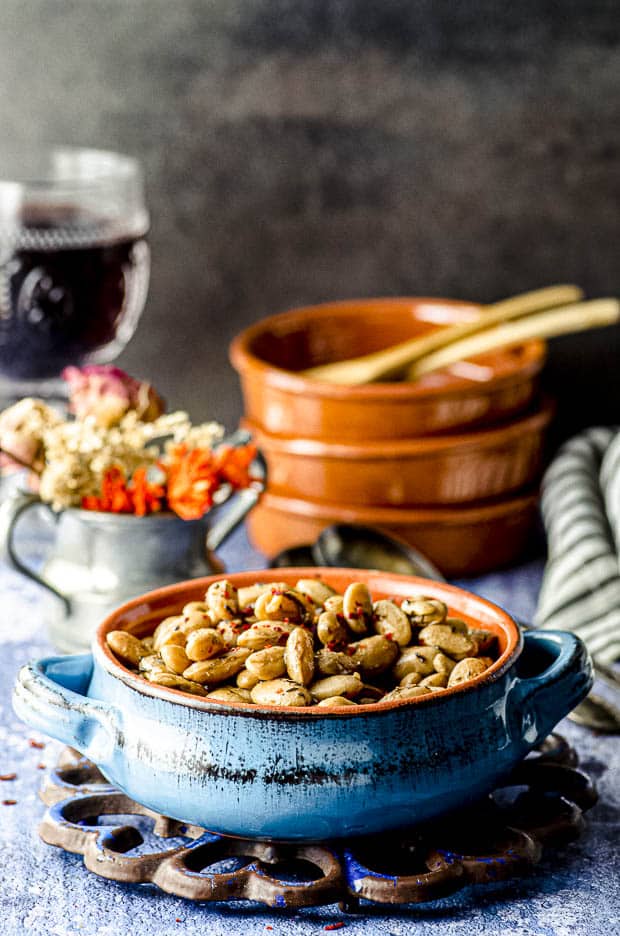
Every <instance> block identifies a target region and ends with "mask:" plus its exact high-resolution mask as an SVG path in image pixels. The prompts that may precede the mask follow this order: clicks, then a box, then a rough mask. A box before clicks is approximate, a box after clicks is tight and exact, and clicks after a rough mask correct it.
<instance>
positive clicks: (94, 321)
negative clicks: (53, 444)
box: [0, 146, 149, 401]
mask: <svg viewBox="0 0 620 936" xmlns="http://www.w3.org/2000/svg"><path fill="white" fill-rule="evenodd" d="M148 226H149V218H148V213H147V210H146V207H145V202H144V184H143V178H142V172H141V169H140V165H139V163H138V162H137V161H136V160H135V159H132V158H130V157H128V156H122V155H120V154H118V153H111V152H105V151H102V150H92V149H74V148H69V147H60V146H59V147H53V148H50V149H49V150H47V151H40V152H37V151H33V152H26V153H21V154H15V153H13V154H9V153H4V152H2V150H1V149H0V398H3V399H4V400H5V401H6V400H8V399H16V398H17V397H21V396H25V395H32V394H35V395H37V396H39V397H40V396H43V397H53V396H56V395H57V394H58V388H59V386H60V384H59V376H60V373H61V371H62V369H63V368H64V367H66V366H67V365H69V364H74V365H77V366H81V365H84V364H105V363H108V362H110V361H112V360H114V358H116V357H117V355H118V354H119V353H120V352H121V351H122V350H123V348H124V347H125V345H126V344H127V342H128V341H129V339H130V338H131V337H132V335H133V333H134V331H135V329H136V326H137V324H138V319H139V317H140V315H141V313H142V310H143V308H144V303H145V300H146V295H147V291H148V282H149V248H148V245H147V242H146V234H147V231H148Z"/></svg>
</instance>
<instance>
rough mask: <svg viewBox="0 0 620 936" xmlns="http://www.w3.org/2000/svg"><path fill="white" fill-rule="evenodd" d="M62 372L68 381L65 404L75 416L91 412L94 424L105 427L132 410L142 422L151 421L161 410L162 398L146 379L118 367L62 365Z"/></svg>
mask: <svg viewBox="0 0 620 936" xmlns="http://www.w3.org/2000/svg"><path fill="white" fill-rule="evenodd" d="M62 376H63V379H64V380H66V381H67V383H68V384H69V408H70V410H71V412H72V413H73V414H74V415H75V416H76V418H77V419H85V418H86V417H87V416H91V417H93V419H94V420H95V422H96V423H97V425H99V426H103V427H104V428H109V427H110V426H115V425H118V423H120V421H121V419H122V418H123V416H125V414H126V413H128V412H135V413H136V415H137V416H138V418H139V419H140V420H141V421H142V422H152V421H153V420H154V419H157V417H158V416H160V415H161V414H162V413H163V412H164V409H165V405H164V402H163V400H162V399H161V398H160V397H159V396H158V394H157V393H156V391H155V389H154V387H153V386H151V384H150V383H147V381H140V380H135V379H134V378H133V377H130V376H129V374H126V373H125V372H124V371H122V370H120V369H119V368H118V367H112V366H110V365H98V364H91V365H87V366H86V367H81V368H80V367H65V369H64V371H63V372H62Z"/></svg>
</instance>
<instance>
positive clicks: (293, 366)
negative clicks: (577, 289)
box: [230, 298, 545, 443]
mask: <svg viewBox="0 0 620 936" xmlns="http://www.w3.org/2000/svg"><path fill="white" fill-rule="evenodd" d="M478 314H480V307H479V306H476V305H474V304H471V303H466V302H457V301H454V300H449V299H425V298H400V299H358V300H347V301H346V302H334V303H325V304H323V305H318V306H308V307H306V308H302V309H295V310H293V311H290V312H284V313H282V314H280V315H274V316H270V317H269V318H265V319H263V320H262V321H260V322H258V323H256V324H255V325H252V326H250V327H249V328H247V329H246V330H245V331H243V332H241V334H240V335H238V336H237V337H236V338H235V340H234V341H233V343H232V345H231V351H230V356H231V361H232V364H233V366H234V367H235V369H236V370H237V371H238V372H239V374H240V377H241V385H242V389H243V396H244V400H245V413H246V416H247V417H248V418H249V419H250V420H252V422H254V423H256V424H257V425H259V426H261V427H262V428H263V429H265V430H266V431H267V432H270V433H272V434H273V435H282V436H303V437H304V438H306V439H324V440H330V441H335V442H341V443H342V442H360V441H370V440H372V439H384V438H394V439H395V438H401V439H402V438H411V437H415V436H425V435H431V434H435V433H442V432H447V431H450V430H455V429H465V428H466V427H467V428H469V427H473V426H483V425H490V424H492V423H493V422H497V421H500V420H506V419H507V418H509V417H511V416H514V415H515V414H517V413H520V412H522V411H523V410H524V409H525V408H526V407H527V406H528V405H529V403H530V402H531V400H532V398H533V395H534V393H535V390H536V387H537V380H538V375H539V373H540V370H541V368H542V366H543V363H544V359H545V344H544V342H541V341H528V342H526V343H524V344H522V345H518V346H516V347H513V348H511V349H507V350H502V351H495V352H491V353H489V354H485V355H481V356H480V357H479V358H476V359H475V361H473V362H465V363H464V364H461V365H458V366H456V365H455V366H453V368H452V369H450V370H446V371H443V372H439V373H435V374H429V375H428V376H427V377H422V378H421V379H420V380H418V381H415V382H413V383H407V382H400V383H377V384H368V385H364V386H356V387H347V386H337V385H333V384H327V383H320V382H318V381H314V380H311V379H308V378H306V377H302V376H301V375H300V374H299V373H295V371H301V370H303V369H304V368H307V367H312V366H314V365H317V364H323V363H327V362H328V361H337V360H343V359H345V358H350V357H355V356H358V355H362V354H368V353H370V352H371V351H377V350H379V349H381V348H385V347H388V346H389V345H392V344H396V343H398V342H400V341H404V340H406V339H408V338H411V337H414V336H416V335H422V334H425V333H428V332H429V331H430V330H434V329H436V328H439V327H441V326H442V325H448V324H453V323H456V322H465V321H469V320H471V318H472V317H474V316H476V315H478Z"/></svg>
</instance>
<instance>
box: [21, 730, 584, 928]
mask: <svg viewBox="0 0 620 936" xmlns="http://www.w3.org/2000/svg"><path fill="white" fill-rule="evenodd" d="M515 791H516V792H515ZM513 794H514V795H513ZM41 798H42V799H43V801H44V802H45V803H46V804H47V805H48V807H49V808H48V810H47V812H46V814H45V817H44V819H43V822H42V823H41V826H40V829H39V834H40V835H41V838H42V839H43V841H45V842H47V843H48V844H50V845H57V846H59V847H60V848H63V849H65V851H70V852H77V853H79V854H81V855H83V856H84V864H85V865H86V867H87V868H88V869H89V870H90V871H93V872H94V873H95V874H97V875H99V876H100V877H105V878H110V879H111V880H115V881H126V882H131V883H134V884H137V883H139V884H147V883H148V884H154V885H156V886H157V887H159V888H160V889H161V890H163V891H166V892H168V893H170V894H175V895H176V896H179V897H187V898H189V899H191V900H205V901H225V902H229V901H232V900H253V901H258V902H259V903H263V904H267V905H268V906H271V907H308V906H318V905H320V904H328V903H335V902H337V901H340V902H342V904H343V906H345V907H346V908H347V909H350V910H354V909H355V908H356V907H357V905H358V903H359V900H360V899H364V900H370V901H373V902H375V903H379V904H406V903H422V902H425V901H429V900H436V899H438V898H441V897H446V896H447V895H449V894H452V893H454V892H455V891H457V890H460V889H461V888H463V887H466V886H467V885H469V884H486V883H491V882H497V881H501V880H506V879H508V878H511V877H515V876H519V875H524V874H527V873H528V872H529V871H530V870H531V868H532V867H533V866H534V865H535V864H536V862H538V861H539V860H540V857H541V853H542V848H543V846H547V845H557V844H561V843H563V842H566V841H569V840H570V839H573V838H576V837H577V836H578V835H579V834H580V832H581V831H582V829H583V826H584V819H583V812H585V811H586V810H587V809H589V808H590V807H591V806H593V805H594V803H595V802H596V798H597V796H596V791H595V789H594V787H593V785H592V782H591V780H590V778H589V777H588V776H587V775H586V774H585V773H583V771H581V770H579V769H578V768H577V755H576V754H575V751H574V750H573V749H572V748H571V747H569V746H568V745H567V743H566V741H564V739H563V738H561V737H560V736H559V735H551V736H550V737H549V738H548V739H547V740H546V741H545V742H544V744H543V745H541V747H540V748H539V749H538V751H537V752H535V753H534V754H532V755H530V756H529V757H528V758H526V759H525V760H524V761H523V762H522V763H521V764H519V766H518V767H517V768H516V769H515V770H514V771H513V773H512V774H511V776H510V777H509V778H508V779H507V780H506V782H505V784H504V785H503V786H502V787H501V788H499V789H497V790H495V791H494V792H493V793H492V794H491V795H490V796H489V797H488V798H487V799H486V800H485V801H483V802H481V803H477V804H476V805H475V807H470V808H468V809H465V810H463V811H462V812H460V813H457V814H456V815H455V814H453V815H452V816H451V817H448V818H446V819H443V820H441V821H436V822H434V823H431V824H429V825H428V826H426V827H425V828H423V829H418V830H416V831H415V833H399V834H397V835H395V834H391V835H384V836H373V837H372V838H368V839H356V840H354V841H352V842H350V843H342V842H338V843H330V844H321V845H291V844H283V843H277V842H274V843H265V842H257V841H252V840H249V839H239V838H228V837H225V836H221V835H215V834H213V833H211V832H207V831H205V830H204V829H201V828H199V827H198V826H191V825H186V824H184V823H182V822H178V821H177V820H175V819H168V818H166V817H165V816H160V815H158V814H157V813H154V812H152V811H151V810H149V809H146V808H145V807H143V806H140V805H139V804H138V803H135V802H134V801H133V800H131V799H129V798H128V797H127V796H125V795H124V794H123V793H121V792H119V791H118V790H117V789H115V788H114V787H113V786H111V785H110V784H108V783H107V781H106V780H105V778H104V777H103V776H102V775H101V774H100V773H99V771H98V770H97V768H96V767H95V766H94V765H93V764H91V763H90V761H87V760H86V759H85V758H83V757H81V756H80V755H79V754H77V753H76V752H75V751H72V750H71V749H70V748H66V749H65V750H64V751H63V753H62V755H61V758H60V761H59V763H58V766H57V767H56V769H55V770H54V771H52V773H51V775H50V776H49V778H48V780H47V782H46V784H45V786H44V789H43V790H42V791H41ZM162 839H166V842H165V843H163V842H162V841H161V840H162Z"/></svg>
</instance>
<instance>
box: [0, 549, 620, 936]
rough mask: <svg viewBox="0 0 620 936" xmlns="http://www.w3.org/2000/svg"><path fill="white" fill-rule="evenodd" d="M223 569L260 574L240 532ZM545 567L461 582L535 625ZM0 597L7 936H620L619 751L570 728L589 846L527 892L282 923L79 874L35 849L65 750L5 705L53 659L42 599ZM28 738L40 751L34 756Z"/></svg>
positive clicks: (8, 577) (16, 586)
mask: <svg viewBox="0 0 620 936" xmlns="http://www.w3.org/2000/svg"><path fill="white" fill-rule="evenodd" d="M38 548H39V549H41V548H42V546H41V544H39V547H38ZM35 552H36V547H35ZM222 558H223V559H224V561H225V563H226V565H227V568H228V569H229V570H231V571H233V570H239V569H246V568H248V569H249V568H261V567H262V566H264V561H263V559H262V557H261V556H259V555H258V554H256V553H254V552H253V551H252V550H251V549H250V547H249V546H248V544H247V541H246V539H245V536H244V534H243V533H238V534H236V535H235V537H234V538H233V539H232V540H231V541H230V542H229V544H228V545H227V547H226V548H225V549H223V550H222ZM541 569H542V565H541V562H540V561H533V562H530V563H528V564H526V565H523V566H521V567H519V568H516V569H514V570H512V571H509V572H503V573H496V574H493V575H487V576H484V577H482V578H479V579H476V580H470V581H468V582H463V583H459V584H464V585H466V586H467V587H468V588H470V589H471V590H472V591H476V592H479V593H480V594H483V595H484V596H485V597H487V598H490V599H491V600H493V601H496V602H497V603H498V604H500V605H502V606H503V607H505V608H506V609H508V610H509V611H511V612H513V613H514V614H515V615H516V616H518V617H521V618H522V619H523V620H528V619H529V618H531V615H532V612H533V610H534V606H535V602H536V596H537V591H538V586H539V581H540V575H541ZM0 590H1V593H2V614H1V616H0V645H1V646H2V648H3V652H2V662H1V664H0V751H1V753H0V774H11V773H16V775H17V776H16V778H15V779H14V780H11V781H3V782H1V783H0V800H15V801H16V802H15V804H14V805H5V804H4V803H3V804H2V805H0V856H1V861H0V900H1V907H2V912H1V914H0V934H1V936H17V934H23V933H25V934H33V936H34V934H36V936H129V934H131V936H147V934H148V936H168V934H171V933H175V934H176V933H178V934H192V936H195V934H205V936H223V934H226V936H237V934H259V933H260V934H268V933H273V934H274V936H278V934H280V936H309V934H319V933H322V932H324V931H325V927H326V926H328V925H329V924H332V923H334V922H339V921H343V922H344V927H343V933H346V934H351V936H353V934H355V936H371V934H372V936H376V934H385V936H400V934H404V933H413V932H415V933H416V934H420V936H427V934H429V936H431V934H432V936H434V934H441V936H453V934H461V933H463V934H464V933H468V934H497V936H499V934H501V936H523V934H528V936H547V934H554V936H579V934H593V936H596V934H603V933H604V934H605V936H612V934H615V933H620V922H619V920H620V885H619V875H618V871H619V859H618V840H619V836H618V828H619V825H618V815H619V810H618V807H619V800H620V744H619V743H618V739H617V738H613V737H604V736H598V737H597V736H596V735H594V734H593V733H592V732H589V731H588V730H586V729H583V728H579V727H577V726H576V725H574V724H573V723H571V722H569V721H564V722H562V723H561V725H560V726H559V730H560V731H561V732H562V733H563V734H564V735H565V737H566V738H568V740H569V741H570V742H571V744H573V746H574V747H576V749H577V751H578V753H579V756H580V760H581V764H582V766H583V767H584V768H585V769H586V770H587V771H588V772H589V773H590V774H591V776H593V777H594V779H595V781H596V783H597V784H598V789H599V794H600V801H599V803H598V804H597V806H595V807H594V809H592V810H591V812H590V813H588V816H587V830H586V832H585V834H584V835H583V836H582V837H581V838H580V839H579V840H577V841H576V842H574V843H572V844H570V845H568V846H566V847H564V848H562V849H559V850H556V851H554V852H547V853H546V854H545V856H544V858H543V861H542V862H541V863H540V865H538V866H537V868H536V869H535V870H534V871H533V872H532V874H531V875H530V876H529V877H527V878H524V879H521V880H516V881H512V882H507V883H504V884H496V885H493V886H491V887H476V888H470V889H468V890H466V891H463V892H461V893H460V894H457V895H455V896H453V897H451V898H448V899H446V900H444V901H441V902H437V903H436V904H427V905H424V906H418V907H408V908H399V909H396V910H393V911H389V912H386V911H385V910H384V909H380V908H376V907H372V906H370V905H368V906H367V907H365V908H364V913H363V914H362V915H359V916H357V915H356V916H347V915H345V914H343V913H342V912H341V911H339V910H338V908H337V907H325V908H319V909H307V910H302V911H298V912H286V913H281V912H278V913H276V912H273V911H272V910H268V909H266V908H263V907H260V906H257V905H252V904H248V903H238V904H231V905H228V906H223V905H221V904H219V905H215V904H213V905H208V904H194V903H192V902H191V901H188V900H182V899H179V898H176V897H170V896H166V895H164V894H162V893H159V892H157V891H155V890H154V889H153V888H150V887H147V886H135V885H134V886H131V885H125V884H117V883H114V882H111V881H104V880H102V879H100V878H98V877H96V876H95V875H93V874H91V873H90V872H88V871H86V870H85V868H84V867H83V864H82V859H81V857H80V856H78V855H69V854H66V853H64V852H62V851H60V850H58V849H55V848H52V847H50V846H48V845H45V844H43V842H41V840H40V839H39V837H38V834H37V826H38V824H39V821H40V819H41V817H42V815H43V813H44V806H43V804H42V803H41V801H40V800H39V797H38V790H39V787H40V785H41V781H42V779H43V776H44V774H45V769H44V767H43V765H45V766H46V767H51V766H52V765H53V764H54V763H55V761H56V759H57V756H58V754H59V752H60V750H61V747H62V746H61V745H60V744H58V743H57V742H55V741H50V740H49V739H46V738H43V737H40V736H38V735H33V732H32V731H31V730H30V729H29V728H27V727H26V726H24V725H22V724H21V723H20V722H19V721H18V720H17V718H16V717H15V715H14V714H13V711H12V709H11V703H10V698H11V687H12V683H13V679H14V676H15V673H16V671H17V669H18V668H19V666H21V665H22V664H23V663H25V662H26V661H28V660H30V659H33V658H37V657H41V656H45V655H47V654H49V653H50V650H51V648H50V645H49V643H48V642H47V639H46V636H45V633H44V632H43V630H42V625H41V621H40V594H39V591H38V589H37V587H36V586H34V585H31V584H30V583H27V582H25V581H24V580H23V579H21V578H20V577H19V576H18V575H16V574H15V573H13V572H11V571H10V570H8V569H7V568H6V567H3V566H0ZM32 740H34V741H35V742H39V741H41V742H43V744H44V747H43V748H42V749H41V748H38V747H33V746H32V744H31V741H32Z"/></svg>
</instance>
